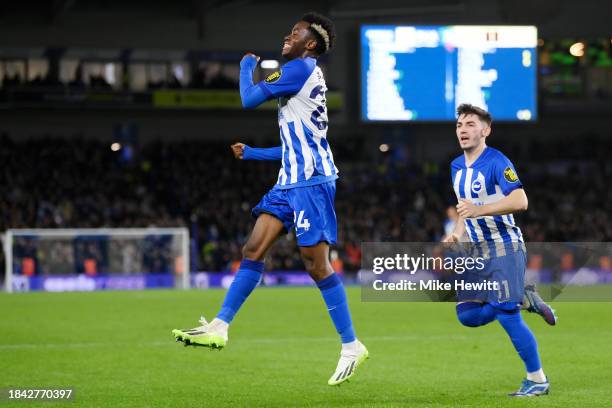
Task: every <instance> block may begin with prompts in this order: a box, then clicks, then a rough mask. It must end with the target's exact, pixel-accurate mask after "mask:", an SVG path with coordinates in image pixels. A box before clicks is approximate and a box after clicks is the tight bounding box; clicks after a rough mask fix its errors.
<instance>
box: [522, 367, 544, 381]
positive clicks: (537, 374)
mask: <svg viewBox="0 0 612 408" xmlns="http://www.w3.org/2000/svg"><path fill="white" fill-rule="evenodd" d="M527 379H528V380H529V381H535V382H537V383H545V382H546V376H545V375H544V370H542V369H541V368H540V369H539V370H538V371H534V372H533V373H527Z"/></svg>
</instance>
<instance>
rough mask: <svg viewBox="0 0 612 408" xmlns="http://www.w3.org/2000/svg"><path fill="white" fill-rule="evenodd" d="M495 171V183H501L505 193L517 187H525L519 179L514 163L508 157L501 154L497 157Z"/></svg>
mask: <svg viewBox="0 0 612 408" xmlns="http://www.w3.org/2000/svg"><path fill="white" fill-rule="evenodd" d="M493 172H494V175H493V176H494V178H495V183H496V184H497V185H499V187H500V188H501V190H502V193H504V195H506V196H507V195H508V194H510V193H511V192H512V191H514V190H516V189H517V188H523V183H521V180H519V178H518V175H517V173H516V169H515V168H514V165H513V164H512V162H511V161H510V160H509V159H508V158H507V157H505V156H503V155H500V156H499V157H497V158H496V160H495V165H494V166H493Z"/></svg>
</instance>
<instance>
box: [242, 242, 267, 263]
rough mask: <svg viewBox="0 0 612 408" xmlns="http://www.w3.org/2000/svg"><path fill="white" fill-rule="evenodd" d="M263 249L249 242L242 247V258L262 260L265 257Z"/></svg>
mask: <svg viewBox="0 0 612 408" xmlns="http://www.w3.org/2000/svg"><path fill="white" fill-rule="evenodd" d="M263 256H264V254H263V251H262V250H261V249H260V248H258V246H257V245H253V244H252V243H249V242H247V243H246V244H245V245H244V246H243V247H242V259H250V260H252V261H261V260H262V259H263Z"/></svg>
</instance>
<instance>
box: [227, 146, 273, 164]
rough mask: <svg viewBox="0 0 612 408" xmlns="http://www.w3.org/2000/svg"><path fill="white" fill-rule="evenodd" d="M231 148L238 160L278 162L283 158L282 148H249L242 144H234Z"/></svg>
mask: <svg viewBox="0 0 612 408" xmlns="http://www.w3.org/2000/svg"><path fill="white" fill-rule="evenodd" d="M231 148H232V153H234V157H235V158H236V159H238V160H280V159H282V157H283V148H282V146H275V147H250V146H248V145H245V144H244V143H234V144H233V145H231Z"/></svg>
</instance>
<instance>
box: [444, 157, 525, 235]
mask: <svg viewBox="0 0 612 408" xmlns="http://www.w3.org/2000/svg"><path fill="white" fill-rule="evenodd" d="M451 177H452V181H453V189H454V191H455V195H456V196H457V200H459V199H460V198H465V199H467V200H469V201H471V202H472V203H474V204H476V205H484V204H489V203H494V202H496V201H499V200H500V199H502V198H503V197H505V196H507V195H508V194H510V193H511V192H512V191H513V190H515V189H517V188H522V186H523V185H522V184H521V181H520V180H519V178H518V176H517V174H516V170H515V168H514V165H513V164H512V163H511V162H510V160H509V159H508V158H507V157H506V156H504V155H503V153H501V152H500V151H499V150H497V149H494V148H492V147H486V148H485V150H484V151H483V152H482V153H481V154H480V156H479V157H478V158H477V159H476V161H475V162H474V163H472V165H471V166H469V167H467V166H466V165H465V156H464V155H461V156H459V157H457V158H456V159H455V160H453V161H452V162H451ZM465 227H466V230H467V234H468V236H469V238H470V240H471V241H472V242H496V243H501V242H503V243H514V242H517V243H518V242H521V243H522V242H523V234H522V233H521V230H520V228H519V227H518V226H516V224H515V222H514V217H513V216H512V214H508V215H495V216H486V217H478V218H468V219H466V220H465Z"/></svg>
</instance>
